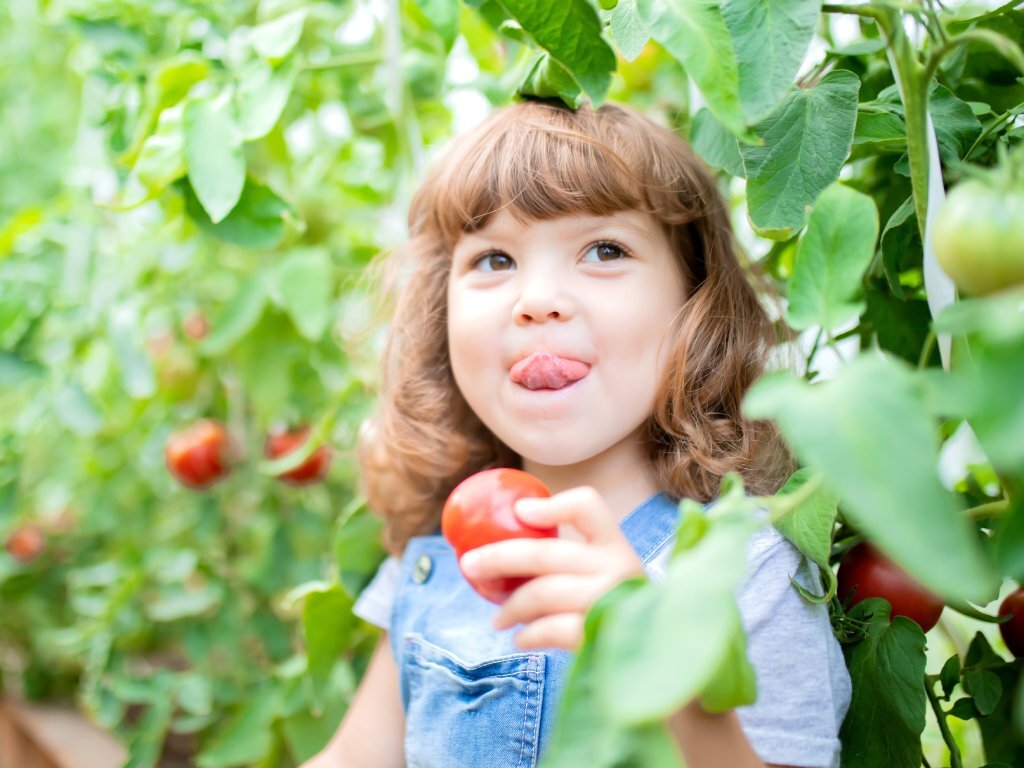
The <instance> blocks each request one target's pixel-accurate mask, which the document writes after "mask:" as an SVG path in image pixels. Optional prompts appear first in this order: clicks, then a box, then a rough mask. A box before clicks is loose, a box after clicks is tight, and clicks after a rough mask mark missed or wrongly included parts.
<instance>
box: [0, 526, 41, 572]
mask: <svg viewBox="0 0 1024 768" xmlns="http://www.w3.org/2000/svg"><path fill="white" fill-rule="evenodd" d="M4 546H5V548H6V549H7V552H8V553H9V554H10V556H11V557H13V558H14V559H15V560H17V561H18V562H19V563H22V564H25V563H31V562H32V561H33V560H35V559H36V558H37V557H39V555H41V554H42V552H43V548H44V547H45V546H46V534H44V533H43V530H42V528H40V527H39V526H38V525H23V526H22V527H21V528H16V529H15V530H14V531H12V532H11V535H10V536H8V537H7V542H6V544H5V545H4Z"/></svg>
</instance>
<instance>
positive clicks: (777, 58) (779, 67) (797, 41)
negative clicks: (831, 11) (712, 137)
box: [722, 0, 821, 123]
mask: <svg viewBox="0 0 1024 768" xmlns="http://www.w3.org/2000/svg"><path fill="white" fill-rule="evenodd" d="M820 15H821V3H820V2H818V0H723V2H722V17H723V18H724V19H725V25H726V27H728V29H729V34H730V35H732V43H733V47H734V48H735V50H736V61H737V62H738V64H739V84H740V90H739V92H740V101H741V102H742V104H743V113H744V115H745V116H746V119H747V122H748V123H756V122H757V121H758V120H760V119H762V118H763V117H765V116H767V115H768V113H770V112H771V111H772V110H773V109H775V107H776V106H778V104H779V103H780V102H781V101H782V100H783V99H784V98H785V97H786V94H787V93H788V92H789V89H790V88H791V87H792V85H793V79H794V77H795V76H796V73H797V71H798V70H799V69H800V64H801V63H802V62H803V60H804V56H805V55H806V54H807V48H808V46H809V45H810V44H811V39H812V38H813V37H814V29H815V27H816V26H817V25H818V17H819V16H820Z"/></svg>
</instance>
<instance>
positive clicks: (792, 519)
mask: <svg viewBox="0 0 1024 768" xmlns="http://www.w3.org/2000/svg"><path fill="white" fill-rule="evenodd" d="M813 476H814V475H813V473H812V472H811V471H810V470H808V469H807V468H803V469H799V470H797V471H796V472H795V473H794V474H793V475H792V476H791V477H790V478H789V480H787V481H786V484H785V485H784V486H782V488H781V489H779V492H778V496H777V497H776V498H777V499H778V500H779V501H780V502H781V503H783V504H784V503H786V501H787V499H786V497H787V496H788V495H791V494H793V493H795V492H796V491H797V490H799V489H800V488H802V487H803V486H804V484H805V483H806V482H807V481H808V480H809V479H810V478H812V477H813ZM838 507H839V499H838V497H837V496H836V495H835V494H834V493H832V492H831V491H830V490H828V488H826V487H824V486H821V487H819V488H818V489H817V490H816V491H815V492H814V493H813V494H812V495H811V496H810V498H808V499H806V500H805V501H804V502H803V503H801V504H800V505H799V506H797V507H796V508H795V509H793V510H791V511H790V512H787V513H786V514H785V515H783V516H782V517H780V518H778V519H777V520H776V521H775V527H776V528H777V529H778V531H779V533H781V534H782V535H783V536H785V537H786V538H787V539H788V540H789V541H790V542H791V543H792V544H793V546H795V547H796V548H797V549H799V550H800V551H801V552H803V553H804V554H805V555H807V557H809V558H810V559H811V560H812V561H813V562H814V563H816V564H817V565H818V567H819V568H820V569H821V571H822V574H824V575H825V576H826V578H829V582H830V584H831V589H830V590H829V591H830V592H833V591H834V589H835V579H833V578H831V577H830V575H831V573H832V568H831V567H830V566H829V557H830V555H831V554H832V532H833V529H834V527H835V522H836V514H837V513H838ZM826 571H828V573H827V574H826V573H825V572H826ZM831 597H832V595H831V594H826V595H825V598H826V599H830V598H831Z"/></svg>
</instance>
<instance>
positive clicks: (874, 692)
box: [839, 598, 926, 768]
mask: <svg viewBox="0 0 1024 768" xmlns="http://www.w3.org/2000/svg"><path fill="white" fill-rule="evenodd" d="M869 612H870V614H871V622H870V624H869V625H868V632H867V635H866V636H865V638H864V639H863V640H861V641H860V642H858V643H856V644H854V645H848V646H844V648H843V652H844V654H845V656H846V666H847V669H848V670H849V672H850V679H851V681H852V683H853V696H852V698H851V700H850V709H849V711H848V712H847V714H846V719H845V720H844V721H843V725H842V728H841V729H840V732H839V736H840V739H841V740H842V742H843V750H842V766H843V768H847V767H849V768H854V766H856V768H860V767H861V766H866V765H905V766H917V765H920V764H921V734H922V732H923V731H924V723H925V707H926V696H925V690H924V673H925V663H926V659H925V639H924V633H923V632H921V628H920V627H919V626H917V625H916V624H915V623H914V622H912V621H911V620H910V619H907V618H906V617H903V616H897V617H896V619H895V620H894V621H892V623H890V621H889V611H888V608H887V607H886V606H885V605H884V604H883V601H882V600H881V599H880V598H870V599H869V600H865V601H863V602H861V603H858V604H857V606H856V607H855V608H854V611H853V612H851V614H852V615H853V614H855V616H856V618H858V619H860V618H863V617H864V616H865V614H867V613H869Z"/></svg>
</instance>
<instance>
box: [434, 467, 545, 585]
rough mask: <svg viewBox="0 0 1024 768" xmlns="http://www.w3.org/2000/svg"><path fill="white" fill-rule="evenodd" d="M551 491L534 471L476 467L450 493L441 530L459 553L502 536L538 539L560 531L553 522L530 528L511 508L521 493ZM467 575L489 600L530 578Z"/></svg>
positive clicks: (535, 494) (530, 494)
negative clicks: (552, 526) (530, 472)
mask: <svg viewBox="0 0 1024 768" xmlns="http://www.w3.org/2000/svg"><path fill="white" fill-rule="evenodd" d="M547 496H550V493H549V492H548V489H547V487H546V486H545V485H544V483H542V482H541V481H540V480H538V479H537V478H536V477H534V476H533V475H531V474H529V473H528V472H523V471H521V470H518V469H488V470H484V471H483V472H477V473H476V474H475V475H472V476H470V477H468V478H466V479H465V480H463V481H462V482H461V483H459V484H458V485H457V486H456V487H455V490H453V491H452V492H451V494H449V496H448V500H447V501H446V502H445V505H444V510H443V511H442V513H441V532H442V533H443V534H444V537H445V538H446V539H447V540H448V543H450V544H451V545H452V548H453V549H454V550H455V555H456V556H457V557H460V558H461V557H462V556H463V555H464V554H465V553H466V552H469V551H470V550H471V549H476V548H477V547H482V546H483V545H485V544H491V543H493V542H495V541H503V540H505V539H522V538H531V539H541V538H553V537H556V536H557V535H558V530H557V529H555V528H533V527H531V526H528V525H526V524H524V523H523V522H522V521H520V520H519V518H518V517H516V514H515V512H514V511H513V509H512V506H513V504H515V502H516V501H517V500H519V499H523V498H528V497H547ZM467 580H468V581H469V583H470V584H471V585H472V587H473V589H475V590H476V591H477V592H478V593H480V595H482V596H483V597H485V598H487V599H488V600H490V601H491V602H492V603H503V602H504V601H505V600H507V599H508V597H509V595H511V594H512V593H513V592H514V591H515V590H516V589H518V588H519V587H521V586H522V585H523V584H525V583H526V582H527V581H529V579H528V578H523V577H515V578H499V579H471V578H469V577H467Z"/></svg>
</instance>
